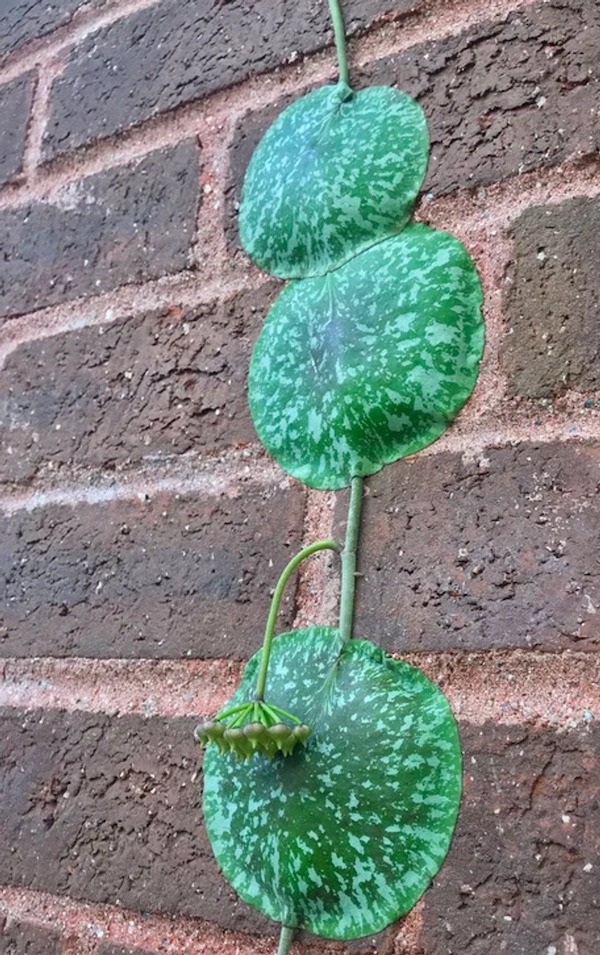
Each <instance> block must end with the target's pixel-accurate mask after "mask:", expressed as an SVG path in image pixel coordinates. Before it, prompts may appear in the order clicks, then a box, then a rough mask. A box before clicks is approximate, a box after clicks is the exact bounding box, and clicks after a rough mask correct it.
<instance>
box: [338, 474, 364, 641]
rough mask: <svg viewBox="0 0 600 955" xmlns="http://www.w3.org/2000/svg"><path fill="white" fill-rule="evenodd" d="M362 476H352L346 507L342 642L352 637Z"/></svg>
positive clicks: (341, 606)
mask: <svg viewBox="0 0 600 955" xmlns="http://www.w3.org/2000/svg"><path fill="white" fill-rule="evenodd" d="M362 495H363V478H361V477H353V478H352V485H351V491H350V506H349V508H348V524H347V526H346V540H345V542H344V549H343V551H342V586H341V594H340V637H341V638H342V641H343V642H344V643H347V642H348V640H350V639H351V637H352V627H353V624H354V592H355V590H356V552H357V550H358V537H359V533H360V513H361V508H362Z"/></svg>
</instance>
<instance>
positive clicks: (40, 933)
mask: <svg viewBox="0 0 600 955" xmlns="http://www.w3.org/2000/svg"><path fill="white" fill-rule="evenodd" d="M0 785H1V784H0ZM62 951H63V947H62V940H61V937H60V934H59V932H56V931H54V930H53V929H50V928H46V927H44V926H42V925H35V924H34V923H32V922H20V921H14V920H11V919H9V918H7V917H6V916H4V915H2V913H1V912H0V955H62Z"/></svg>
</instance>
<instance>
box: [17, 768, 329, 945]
mask: <svg viewBox="0 0 600 955" xmlns="http://www.w3.org/2000/svg"><path fill="white" fill-rule="evenodd" d="M192 775H194V771H193V769H192V768H190V776H192ZM0 911H4V912H5V913H6V915H7V917H8V919H9V922H10V921H15V922H17V923H18V922H30V923H33V924H34V925H39V926H42V927H47V928H50V929H55V930H56V929H58V930H59V931H60V932H61V933H62V934H63V935H64V936H65V937H69V938H75V939H76V940H77V949H76V951H77V955H95V953H96V952H97V951H98V950H99V947H100V945H101V944H106V943H111V944H113V945H117V946H122V947H124V948H126V949H136V950H137V949H138V948H139V949H142V950H144V951H148V952H151V953H155V955H160V953H163V952H164V951H165V942H166V940H168V942H167V947H168V950H169V951H173V952H175V951H176V952H177V955H198V952H208V953H211V955H212V953H215V955H216V953H219V955H273V948H274V941H273V938H272V937H271V938H269V937H265V936H264V935H261V936H259V935H251V934H249V933H248V934H245V933H242V932H234V931H229V930H226V929H223V928H221V927H220V926H219V925H215V924H213V923H212V922H209V921H207V920H205V919H201V918H199V917H191V916H184V915H178V916H176V917H174V918H173V917H172V916H169V915H159V914H151V913H143V914H142V913H140V912H135V911H133V910H129V909H127V908H124V907H122V906H117V905H109V904H102V903H97V902H85V901H77V900H75V899H70V898H68V897H67V896H60V895H54V894H51V893H49V892H42V891H36V890H35V889H28V888H15V887H12V886H4V887H0ZM302 951H303V953H304V951H306V955H333V951H332V950H331V949H329V947H328V946H326V947H325V948H323V947H322V946H321V945H315V946H313V945H309V946H307V947H306V949H305V948H304V947H303V949H302ZM335 952H336V953H337V955H344V953H343V952H340V951H339V949H338V948H336V949H335Z"/></svg>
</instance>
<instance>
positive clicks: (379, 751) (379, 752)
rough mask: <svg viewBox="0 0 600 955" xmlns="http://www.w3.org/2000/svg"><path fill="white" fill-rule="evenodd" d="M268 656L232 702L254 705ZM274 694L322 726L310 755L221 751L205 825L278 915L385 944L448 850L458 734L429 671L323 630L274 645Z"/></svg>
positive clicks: (221, 859) (248, 673)
mask: <svg viewBox="0 0 600 955" xmlns="http://www.w3.org/2000/svg"><path fill="white" fill-rule="evenodd" d="M259 661H260V653H259V654H256V655H255V656H254V657H253V658H252V660H251V661H250V662H249V664H248V666H247V667H246V670H245V672H244V677H243V680H242V684H241V686H240V688H239V690H238V691H237V693H236V694H235V696H234V697H233V700H232V703H233V704H235V703H239V702H244V701H245V700H249V699H251V698H252V695H253V692H254V683H255V679H256V671H257V666H258V664H259ZM266 695H267V697H268V698H269V700H272V701H273V702H275V703H276V704H277V705H278V706H282V707H283V708H284V709H291V710H293V711H294V712H297V713H298V714H300V715H301V718H302V719H303V720H304V721H305V722H306V723H307V724H308V725H310V726H311V728H312V733H311V736H310V738H309V740H308V742H307V745H306V749H302V750H300V751H297V752H295V753H294V754H293V755H292V756H287V757H284V756H277V757H276V758H275V759H274V760H273V762H269V761H268V760H267V759H266V757H264V756H255V757H254V758H253V759H252V760H249V761H248V762H246V763H240V762H239V761H238V760H236V759H235V757H233V756H231V755H221V754H220V753H219V752H218V751H217V750H216V747H214V746H212V745H209V746H208V748H207V752H206V755H205V758H204V817H205V821H206V827H207V830H208V834H209V838H210V841H211V843H212V847H213V850H214V853H215V856H216V858H217V861H218V863H219V865H220V866H221V868H222V870H223V872H224V874H225V877H226V878H227V879H228V881H229V882H230V883H231V884H232V886H233V887H234V888H235V889H236V891H237V892H238V893H239V895H240V896H241V897H242V898H243V899H244V900H245V901H246V902H249V903H250V904H251V905H253V906H255V907H256V908H257V909H259V910H260V911H261V912H262V913H263V914H264V915H267V916H268V917H270V918H272V919H275V920H277V921H279V922H283V923H284V924H285V925H289V926H293V927H300V928H305V929H307V930H309V931H310V932H314V933H316V934H317V935H323V936H325V937H326V938H335V939H349V938H359V937H360V936H363V935H369V934H371V933H373V932H378V931H380V930H381V929H383V928H384V927H385V926H386V925H388V924H389V923H390V922H393V921H394V920H395V919H397V918H399V917H400V916H401V915H403V914H404V913H405V912H407V911H408V910H409V909H410V908H412V906H413V905H414V904H415V902H416V901H417V899H418V898H419V896H420V895H421V894H422V893H423V892H424V891H425V889H426V888H427V886H428V884H429V881H430V879H431V878H432V877H433V876H434V875H435V873H436V872H437V871H438V869H439V867H440V865H441V864H442V861H443V859H444V857H445V855H446V853H447V851H448V847H449V845H450V840H451V837H452V832H453V829H454V824H455V821H456V815H457V812H458V806H459V802H460V793H461V753H460V745H459V739H458V733H457V729H456V724H455V721H454V718H453V716H452V713H451V711H450V707H449V705H448V702H447V700H446V698H445V697H444V695H443V694H442V693H441V692H440V691H439V690H438V689H437V688H436V687H435V686H434V685H433V684H432V683H430V681H429V680H428V679H427V678H426V677H425V676H424V675H423V674H422V673H421V672H420V671H418V670H415V669H414V668H413V667H410V666H408V664H406V663H400V662H398V661H396V660H393V659H391V658H390V657H388V656H386V655H385V654H384V653H383V651H382V650H380V649H378V648H377V647H375V646H374V645H373V644H371V643H368V642H367V641H364V640H351V641H350V642H349V643H347V644H346V646H345V647H342V644H341V641H340V639H339V636H338V632H337V630H333V629H331V628H327V627H311V628H309V629H307V630H298V631H295V632H292V633H286V634H282V635H281V636H280V637H278V638H277V639H276V640H275V641H274V643H273V651H272V657H271V662H270V665H269V676H268V682H267V690H266Z"/></svg>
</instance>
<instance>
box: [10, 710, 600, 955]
mask: <svg viewBox="0 0 600 955" xmlns="http://www.w3.org/2000/svg"><path fill="white" fill-rule="evenodd" d="M192 726H193V721H191V720H174V721H165V720H162V719H157V718H151V719H147V720H144V719H142V718H139V717H124V718H121V719H119V720H115V719H110V718H108V717H104V716H98V715H89V714H82V713H73V714H66V713H59V712H56V711H55V712H46V713H43V712H40V711H37V712H36V711H34V712H32V713H29V714H23V712H22V711H11V710H6V711H4V713H3V725H2V733H1V734H0V752H1V753H2V762H3V766H4V767H5V768H4V772H3V775H2V781H1V782H0V787H1V792H2V806H3V813H2V815H1V816H0V833H1V834H2V838H1V839H0V858H1V859H2V871H3V873H4V878H5V880H6V881H7V882H8V883H9V884H14V885H20V886H27V887H30V888H37V889H40V890H43V891H50V892H53V893H64V894H68V895H69V896H71V897H72V898H80V899H87V900H91V901H95V902H109V903H113V904H122V905H124V906H126V907H130V908H133V909H136V910H142V911H149V912H167V913H183V914H191V915H199V916H201V917H204V918H209V919H210V920H211V921H214V922H215V923H217V924H219V925H222V926H224V927H227V928H237V929H242V930H251V931H257V930H258V931H268V932H269V934H272V933H273V931H274V926H272V925H271V924H270V923H267V922H266V921H265V920H264V919H262V918H261V917H260V916H259V915H258V914H256V913H254V912H253V911H252V910H250V909H249V908H247V907H246V906H245V905H244V904H243V903H241V902H240V901H239V900H238V899H236V897H235V896H234V894H233V892H232V891H231V890H230V889H229V888H228V887H227V886H226V884H225V883H224V881H223V880H222V878H221V876H220V875H219V873H218V871H217V868H216V864H215V862H214V861H213V859H212V855H211V852H210V848H209V846H208V843H207V840H206V836H205V834H204V830H203V827H202V824H201V809H200V785H201V784H200V780H199V778H198V775H199V773H198V768H199V751H198V750H197V748H195V746H194V744H193V742H192V739H191V731H192ZM462 740H463V747H464V751H465V793H464V800H463V806H462V810H461V815H460V817H459V823H458V828H457V832H456V835H455V838H454V841H453V845H452V848H451V851H450V854H449V857H448V859H447V862H446V864H445V866H444V868H443V869H442V870H441V872H440V875H439V876H438V878H437V879H436V880H435V885H434V887H433V889H431V890H430V891H429V893H428V894H427V895H426V897H425V908H424V930H423V942H424V948H425V950H426V951H427V952H428V953H431V955H484V953H485V955H487V953H489V952H490V951H509V952H511V955H513V953H515V955H516V953H519V955H538V953H539V952H546V951H547V948H548V946H550V945H552V944H554V945H555V946H556V948H557V952H561V955H562V951H563V949H561V948H560V947H559V944H557V942H558V943H560V942H561V941H562V940H563V939H564V937H565V935H567V934H570V935H571V936H572V938H573V939H574V940H575V941H576V943H577V944H578V945H579V951H580V952H582V953H583V952H585V953H587V952H589V953H592V952H594V951H595V950H596V948H595V944H594V943H597V942H598V940H600V936H599V934H598V933H599V932H600V909H599V907H598V902H599V898H598V882H597V878H596V872H597V868H598V864H599V863H600V843H599V833H600V828H599V823H600V819H599V799H600V792H599V785H598V780H599V775H598V774H599V771H600V767H599V757H600V734H599V732H598V729H597V728H595V729H594V730H583V731H575V732H570V733H566V734H565V733H560V734H559V733H553V732H551V731H546V732H541V731H536V730H534V729H532V728H530V727H526V726H523V727H501V726H495V725H491V724H486V725H485V726H484V727H483V728H482V729H479V728H474V727H470V726H468V725H466V726H463V727H462ZM564 951H567V949H564Z"/></svg>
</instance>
